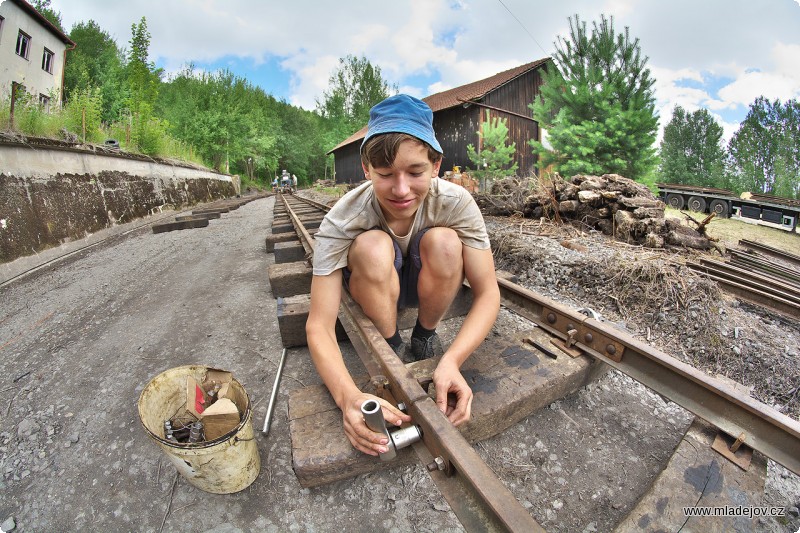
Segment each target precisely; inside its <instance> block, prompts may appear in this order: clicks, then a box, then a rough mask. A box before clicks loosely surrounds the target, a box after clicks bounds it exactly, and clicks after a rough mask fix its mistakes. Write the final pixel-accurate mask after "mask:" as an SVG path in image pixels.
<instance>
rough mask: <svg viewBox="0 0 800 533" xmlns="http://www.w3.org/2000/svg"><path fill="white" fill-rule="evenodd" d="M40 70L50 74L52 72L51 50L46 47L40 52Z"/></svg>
mask: <svg viewBox="0 0 800 533" xmlns="http://www.w3.org/2000/svg"><path fill="white" fill-rule="evenodd" d="M42 70H44V71H45V72H49V73H50V74H52V73H53V52H51V51H50V50H48V49H47V48H45V49H44V53H43V54H42Z"/></svg>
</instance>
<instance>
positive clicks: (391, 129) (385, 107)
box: [361, 94, 444, 154]
mask: <svg viewBox="0 0 800 533" xmlns="http://www.w3.org/2000/svg"><path fill="white" fill-rule="evenodd" d="M382 133H407V134H408V135H412V136H414V137H416V138H417V139H419V140H421V141H425V142H426V143H428V144H429V145H431V147H432V148H433V149H434V150H436V151H437V152H439V153H440V154H443V153H444V152H443V151H442V147H441V146H440V145H439V141H437V140H436V133H435V132H434V131H433V111H431V108H430V107H428V104H426V103H425V102H423V101H422V100H419V99H417V98H414V97H413V96H409V95H407V94H398V95H395V96H390V97H389V98H387V99H386V100H384V101H382V102H380V103H377V104H375V105H374V106H373V107H372V109H370V110H369V123H368V124H367V135H366V137H364V141H363V142H362V143H361V149H362V150H363V149H364V145H365V144H366V142H367V141H368V140H369V139H371V138H372V137H374V136H376V135H380V134H382Z"/></svg>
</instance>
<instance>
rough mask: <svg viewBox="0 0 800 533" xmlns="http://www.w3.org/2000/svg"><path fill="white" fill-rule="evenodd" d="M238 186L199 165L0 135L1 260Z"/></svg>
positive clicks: (226, 193) (227, 192)
mask: <svg viewBox="0 0 800 533" xmlns="http://www.w3.org/2000/svg"><path fill="white" fill-rule="evenodd" d="M236 193H237V191H236V190H235V188H234V183H233V181H232V177H231V176H228V175H225V174H219V173H217V172H214V171H211V170H208V169H204V168H200V167H190V166H179V165H177V164H172V163H170V162H168V161H162V160H154V159H151V158H147V157H143V156H133V155H124V154H119V155H117V154H113V153H95V152H94V151H92V150H88V149H85V148H77V147H73V146H70V145H68V144H66V143H60V142H56V141H44V140H35V139H27V140H26V141H25V142H24V143H17V142H10V141H8V140H6V139H2V138H0V263H5V262H8V261H12V260H13V259H16V258H18V257H22V256H26V255H31V254H35V253H38V252H40V251H42V250H44V249H47V248H50V247H52V246H58V245H60V244H62V243H64V242H68V241H71V240H76V239H81V238H83V237H86V236H87V235H89V234H91V233H94V232H96V231H99V230H102V229H105V228H109V227H112V226H114V225H116V224H120V223H124V222H130V221H132V220H134V219H137V218H140V217H143V216H146V215H149V214H152V213H154V212H158V211H161V210H162V209H165V208H166V209H180V208H182V207H186V206H190V205H194V204H196V203H199V202H207V201H211V200H216V199H219V198H226V197H229V196H234V195H235V194H236Z"/></svg>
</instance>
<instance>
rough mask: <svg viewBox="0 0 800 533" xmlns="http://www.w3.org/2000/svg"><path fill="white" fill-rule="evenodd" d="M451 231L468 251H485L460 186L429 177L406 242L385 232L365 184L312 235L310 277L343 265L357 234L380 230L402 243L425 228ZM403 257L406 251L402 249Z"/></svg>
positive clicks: (476, 212) (476, 213)
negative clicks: (474, 249)
mask: <svg viewBox="0 0 800 533" xmlns="http://www.w3.org/2000/svg"><path fill="white" fill-rule="evenodd" d="M433 227H446V228H451V229H453V230H454V231H455V232H456V233H457V234H458V237H459V239H461V242H462V243H463V244H464V245H465V246H469V247H470V248H477V249H479V250H486V249H488V248H489V235H488V234H487V232H486V224H485V223H484V221H483V216H482V215H481V211H480V209H479V208H478V204H476V203H475V199H474V198H472V195H471V194H470V193H469V191H467V190H466V189H465V188H464V187H461V186H460V185H456V184H454V183H450V182H449V181H446V180H443V179H439V178H433V179H432V180H431V187H430V191H429V192H428V196H426V197H425V200H424V201H423V203H422V205H421V206H420V207H419V209H418V210H417V214H416V216H415V218H414V223H413V225H412V226H411V231H410V232H409V234H408V236H407V237H408V238H407V239H398V238H397V236H395V235H394V233H393V232H392V231H391V230H390V229H389V225H388V224H387V222H386V219H385V217H384V216H383V212H382V211H381V208H380V204H379V203H378V199H377V198H376V197H375V193H374V191H373V189H372V182H371V181H368V182H367V183H364V184H363V185H360V186H358V187H357V188H355V189H353V190H352V191H350V192H348V193H347V194H345V195H344V196H342V198H341V199H339V201H338V202H336V205H334V206H333V208H331V210H330V211H329V212H328V214H327V215H326V216H325V218H324V219H323V221H322V223H321V224H320V226H319V231H318V232H317V234H316V235H315V236H314V240H315V245H314V275H316V276H327V275H328V274H330V273H331V272H334V271H336V270H338V269H340V268H343V267H345V266H347V252H348V250H349V249H350V244H351V243H352V242H353V240H354V239H355V238H356V237H357V236H358V235H360V234H361V233H363V232H365V231H368V230H371V229H373V228H381V229H382V230H384V231H386V232H387V233H389V235H392V237H393V238H394V239H395V240H396V241H398V242H399V241H403V240H404V241H405V243H404V244H405V248H406V249H407V248H408V242H409V241H410V237H411V236H413V235H415V234H416V233H417V232H418V231H420V230H422V229H425V228H433ZM403 255H406V250H405V249H404V250H403Z"/></svg>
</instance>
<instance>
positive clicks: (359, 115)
mask: <svg viewBox="0 0 800 533" xmlns="http://www.w3.org/2000/svg"><path fill="white" fill-rule="evenodd" d="M328 85H329V87H328V90H326V91H324V92H323V97H322V101H320V100H317V110H318V111H319V113H320V115H322V117H323V118H325V119H327V120H328V121H329V122H330V124H331V127H332V128H333V129H335V130H336V131H337V132H338V133H339V135H338V136H339V137H341V138H340V139H339V141H341V140H344V139H345V138H347V136H349V135H351V134H352V133H354V132H356V131H358V130H359V129H360V128H361V127H362V126H364V125H365V124H366V123H367V122H368V121H369V110H370V109H371V108H372V106H374V105H375V104H377V103H378V102H380V101H381V100H383V99H385V98H387V97H388V96H390V95H391V94H392V93H397V86H396V85H389V83H388V82H387V81H386V80H384V79H383V76H382V75H381V69H380V67H378V66H373V65H372V63H370V62H369V61H368V60H367V58H365V57H363V56H362V57H361V58H357V57H355V56H353V55H348V56H347V57H344V58H340V59H339V67H338V68H337V69H336V71H335V72H334V73H333V74H332V75H331V77H330V78H329V79H328Z"/></svg>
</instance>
